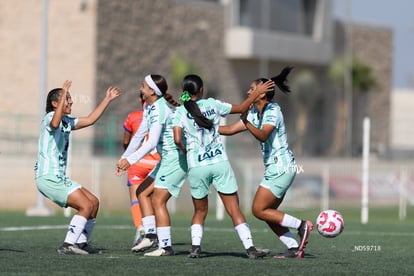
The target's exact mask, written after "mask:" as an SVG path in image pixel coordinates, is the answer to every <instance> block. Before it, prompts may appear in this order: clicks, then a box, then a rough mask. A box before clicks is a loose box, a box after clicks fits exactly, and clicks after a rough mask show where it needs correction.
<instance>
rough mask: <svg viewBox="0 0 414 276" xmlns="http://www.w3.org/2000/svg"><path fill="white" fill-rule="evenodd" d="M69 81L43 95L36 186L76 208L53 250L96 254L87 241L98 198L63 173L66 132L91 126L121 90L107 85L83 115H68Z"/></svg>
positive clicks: (69, 99) (93, 224)
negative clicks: (93, 107)
mask: <svg viewBox="0 0 414 276" xmlns="http://www.w3.org/2000/svg"><path fill="white" fill-rule="evenodd" d="M71 84H72V82H71V81H65V82H64V83H63V86H62V88H55V89H53V90H51V91H50V92H49V94H48V95H47V100H46V115H45V117H44V118H43V121H42V123H41V127H40V137H39V153H38V157H37V162H36V165H35V178H36V186H37V188H38V190H39V191H40V192H41V193H42V194H43V195H44V196H46V197H47V198H49V199H50V200H52V201H53V202H55V203H56V204H57V205H59V206H61V207H68V206H69V207H72V208H74V209H76V210H77V213H76V214H75V215H74V216H73V218H72V220H71V221H70V224H69V228H68V231H67V234H66V238H65V241H64V243H63V245H62V246H61V247H59V248H58V249H57V252H58V253H59V254H81V255H84V254H90V253H98V251H97V250H96V249H94V248H92V247H91V246H90V245H89V244H88V240H89V238H90V236H91V234H92V230H93V228H94V226H95V221H96V215H97V213H98V208H99V200H98V198H97V197H96V196H95V195H93V194H92V193H91V192H90V191H88V190H87V189H86V188H85V187H82V186H81V185H80V184H78V183H77V182H75V181H73V180H72V179H70V178H69V177H67V176H66V163H67V156H68V147H69V135H70V133H71V131H72V130H78V129H81V128H84V127H88V126H91V125H93V124H94V123H95V122H96V121H97V120H98V119H99V118H100V117H101V115H102V114H103V112H104V111H105V109H106V107H107V106H108V105H109V103H110V102H111V101H112V100H113V99H115V98H116V97H118V96H119V95H120V93H121V91H120V89H119V88H117V87H109V88H108V90H107V91H106V96H105V98H104V99H103V100H102V102H101V103H100V104H99V105H98V106H97V107H96V109H95V110H94V111H92V112H91V113H90V114H89V115H88V116H87V117H71V116H69V115H70V114H71V112H72V104H73V101H72V98H71V96H70V93H69V88H70V86H71Z"/></svg>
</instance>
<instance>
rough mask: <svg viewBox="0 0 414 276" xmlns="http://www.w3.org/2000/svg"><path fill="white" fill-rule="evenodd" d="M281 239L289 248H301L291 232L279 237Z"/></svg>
mask: <svg viewBox="0 0 414 276" xmlns="http://www.w3.org/2000/svg"><path fill="white" fill-rule="evenodd" d="M279 239H280V241H281V242H283V243H284V244H285V245H286V247H287V248H292V247H299V245H298V242H297V241H296V239H295V237H294V236H293V234H292V232H290V231H288V232H286V233H284V234H283V235H282V236H280V237H279Z"/></svg>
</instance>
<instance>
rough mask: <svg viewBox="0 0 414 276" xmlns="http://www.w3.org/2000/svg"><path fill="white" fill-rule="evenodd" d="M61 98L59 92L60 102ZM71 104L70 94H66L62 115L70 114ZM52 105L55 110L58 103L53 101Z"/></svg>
mask: <svg viewBox="0 0 414 276" xmlns="http://www.w3.org/2000/svg"><path fill="white" fill-rule="evenodd" d="M61 96H62V90H61V91H60V92H59V100H60V97H61ZM72 104H73V100H72V97H71V95H70V93H69V92H67V93H66V99H65V102H64V104H63V114H70V113H72ZM52 105H53V107H54V108H55V109H56V107H57V106H58V101H53V102H52Z"/></svg>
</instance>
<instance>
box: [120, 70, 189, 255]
mask: <svg viewBox="0 0 414 276" xmlns="http://www.w3.org/2000/svg"><path fill="white" fill-rule="evenodd" d="M167 89H168V85H167V81H166V80H165V78H164V77H162V76H160V75H147V76H146V77H145V79H144V81H143V82H142V85H141V87H140V92H141V93H142V95H143V99H144V100H145V102H146V103H147V105H146V106H145V108H144V116H143V120H142V123H141V125H140V127H139V129H138V131H137V132H136V133H135V135H134V137H133V138H132V140H131V142H130V144H129V145H128V148H127V149H126V151H125V152H124V153H123V155H122V157H121V159H120V160H119V161H118V164H117V174H118V175H120V174H121V173H122V172H123V171H124V170H126V169H128V168H129V167H130V166H131V165H132V164H134V163H136V162H138V161H139V160H141V159H142V158H143V157H144V156H145V155H147V154H148V153H149V152H151V151H152V150H153V149H155V148H157V151H158V153H159V154H160V157H161V160H160V162H159V163H158V165H157V166H156V167H155V168H154V170H153V171H152V172H151V173H150V176H149V177H147V178H146V179H145V180H144V182H143V183H142V184H141V185H140V187H139V188H138V190H137V197H138V200H139V202H140V207H141V212H142V224H143V226H144V232H145V236H144V239H143V240H142V241H141V242H140V243H139V244H137V245H136V246H134V247H133V248H132V251H133V252H143V251H146V250H148V249H150V248H151V247H153V246H155V245H156V244H157V236H158V244H159V248H158V249H156V250H154V251H152V252H147V253H145V254H144V255H145V256H155V257H158V256H172V255H174V250H173V248H172V239H171V221H170V215H169V213H168V209H167V202H168V200H169V199H170V198H171V196H174V197H178V196H179V194H180V191H181V188H182V186H183V184H184V180H185V177H186V175H187V162H186V160H185V155H184V153H183V152H182V151H181V150H180V149H178V148H177V146H176V145H175V143H174V135H173V129H172V117H173V116H174V111H175V107H176V106H178V105H179V103H177V102H175V101H174V100H173V99H172V96H171V95H170V94H168V93H167ZM147 133H149V135H148V139H147V140H145V141H143V138H144V137H145V136H146V134H147ZM137 149H138V150H137ZM154 179H155V181H152V180H154Z"/></svg>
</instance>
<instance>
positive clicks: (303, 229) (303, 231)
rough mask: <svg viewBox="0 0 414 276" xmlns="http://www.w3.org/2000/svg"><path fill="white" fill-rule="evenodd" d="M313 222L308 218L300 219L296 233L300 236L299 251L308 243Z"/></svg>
mask: <svg viewBox="0 0 414 276" xmlns="http://www.w3.org/2000/svg"><path fill="white" fill-rule="evenodd" d="M312 228H313V224H312V222H311V221H309V220H302V223H301V224H300V226H299V229H298V235H299V237H300V244H299V251H303V249H304V248H305V247H306V244H307V243H308V239H309V234H310V232H311V231H312Z"/></svg>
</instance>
